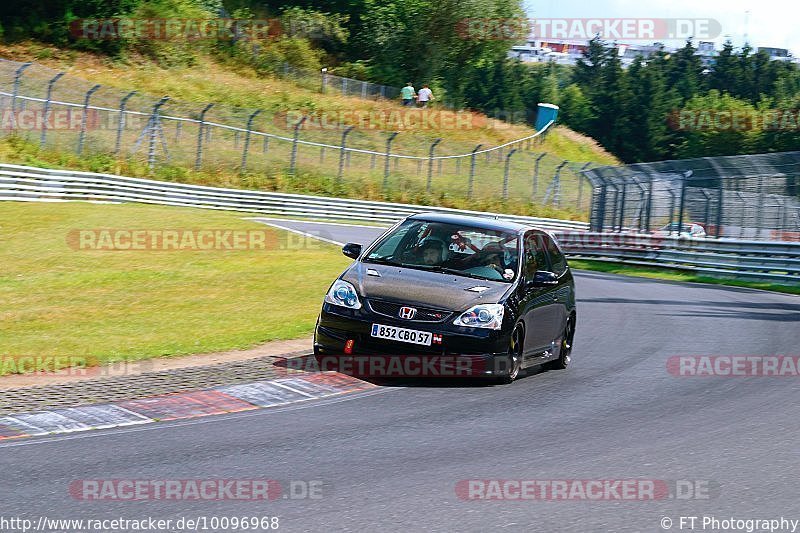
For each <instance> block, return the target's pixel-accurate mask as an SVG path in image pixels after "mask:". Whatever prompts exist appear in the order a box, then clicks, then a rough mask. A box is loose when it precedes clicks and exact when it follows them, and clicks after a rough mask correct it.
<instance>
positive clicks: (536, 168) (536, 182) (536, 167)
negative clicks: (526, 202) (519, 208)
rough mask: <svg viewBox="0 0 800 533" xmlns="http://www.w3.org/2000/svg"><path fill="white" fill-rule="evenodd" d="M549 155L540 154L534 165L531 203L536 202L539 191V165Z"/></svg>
mask: <svg viewBox="0 0 800 533" xmlns="http://www.w3.org/2000/svg"><path fill="white" fill-rule="evenodd" d="M546 155H547V152H545V153H543V154H540V155H539V157H537V158H536V162H535V163H534V165H533V184H532V185H531V202H533V201H534V200H536V191H537V190H538V189H539V163H540V162H541V160H542V159H543V158H544V156H546Z"/></svg>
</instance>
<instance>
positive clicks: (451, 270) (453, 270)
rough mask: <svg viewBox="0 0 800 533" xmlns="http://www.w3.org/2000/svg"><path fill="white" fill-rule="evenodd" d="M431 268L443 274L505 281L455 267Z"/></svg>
mask: <svg viewBox="0 0 800 533" xmlns="http://www.w3.org/2000/svg"><path fill="white" fill-rule="evenodd" d="M431 270H433V271H435V272H442V273H445V274H455V275H456V276H464V277H465V278H473V279H482V280H486V281H506V280H499V279H491V278H487V277H485V276H479V275H478V274H473V273H471V272H464V271H463V270H458V269H457V268H448V267H443V266H434V267H433V268H432V269H431Z"/></svg>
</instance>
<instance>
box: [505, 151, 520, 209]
mask: <svg viewBox="0 0 800 533" xmlns="http://www.w3.org/2000/svg"><path fill="white" fill-rule="evenodd" d="M516 151H517V149H516V148H514V149H513V150H510V151H509V152H508V155H506V167H505V169H504V170H503V201H506V200H508V172H509V170H510V167H511V156H512V155H514V153H515V152H516Z"/></svg>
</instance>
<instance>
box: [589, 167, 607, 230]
mask: <svg viewBox="0 0 800 533" xmlns="http://www.w3.org/2000/svg"><path fill="white" fill-rule="evenodd" d="M597 177H598V178H599V179H600V181H601V182H602V185H601V186H600V193H599V194H598V199H597V211H596V214H597V224H596V225H595V227H591V228H590V229H591V230H593V231H596V232H598V233H602V232H603V226H604V225H605V221H606V202H607V201H608V182H607V181H606V179H605V178H604V177H603V176H600V175H598V176H597Z"/></svg>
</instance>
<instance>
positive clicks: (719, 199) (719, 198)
mask: <svg viewBox="0 0 800 533" xmlns="http://www.w3.org/2000/svg"><path fill="white" fill-rule="evenodd" d="M723 193H724V189H723V187H722V178H719V190H718V191H717V227H716V228H714V236H715V237H716V238H717V239H719V236H720V235H721V234H722V198H723V196H724V195H723Z"/></svg>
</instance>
